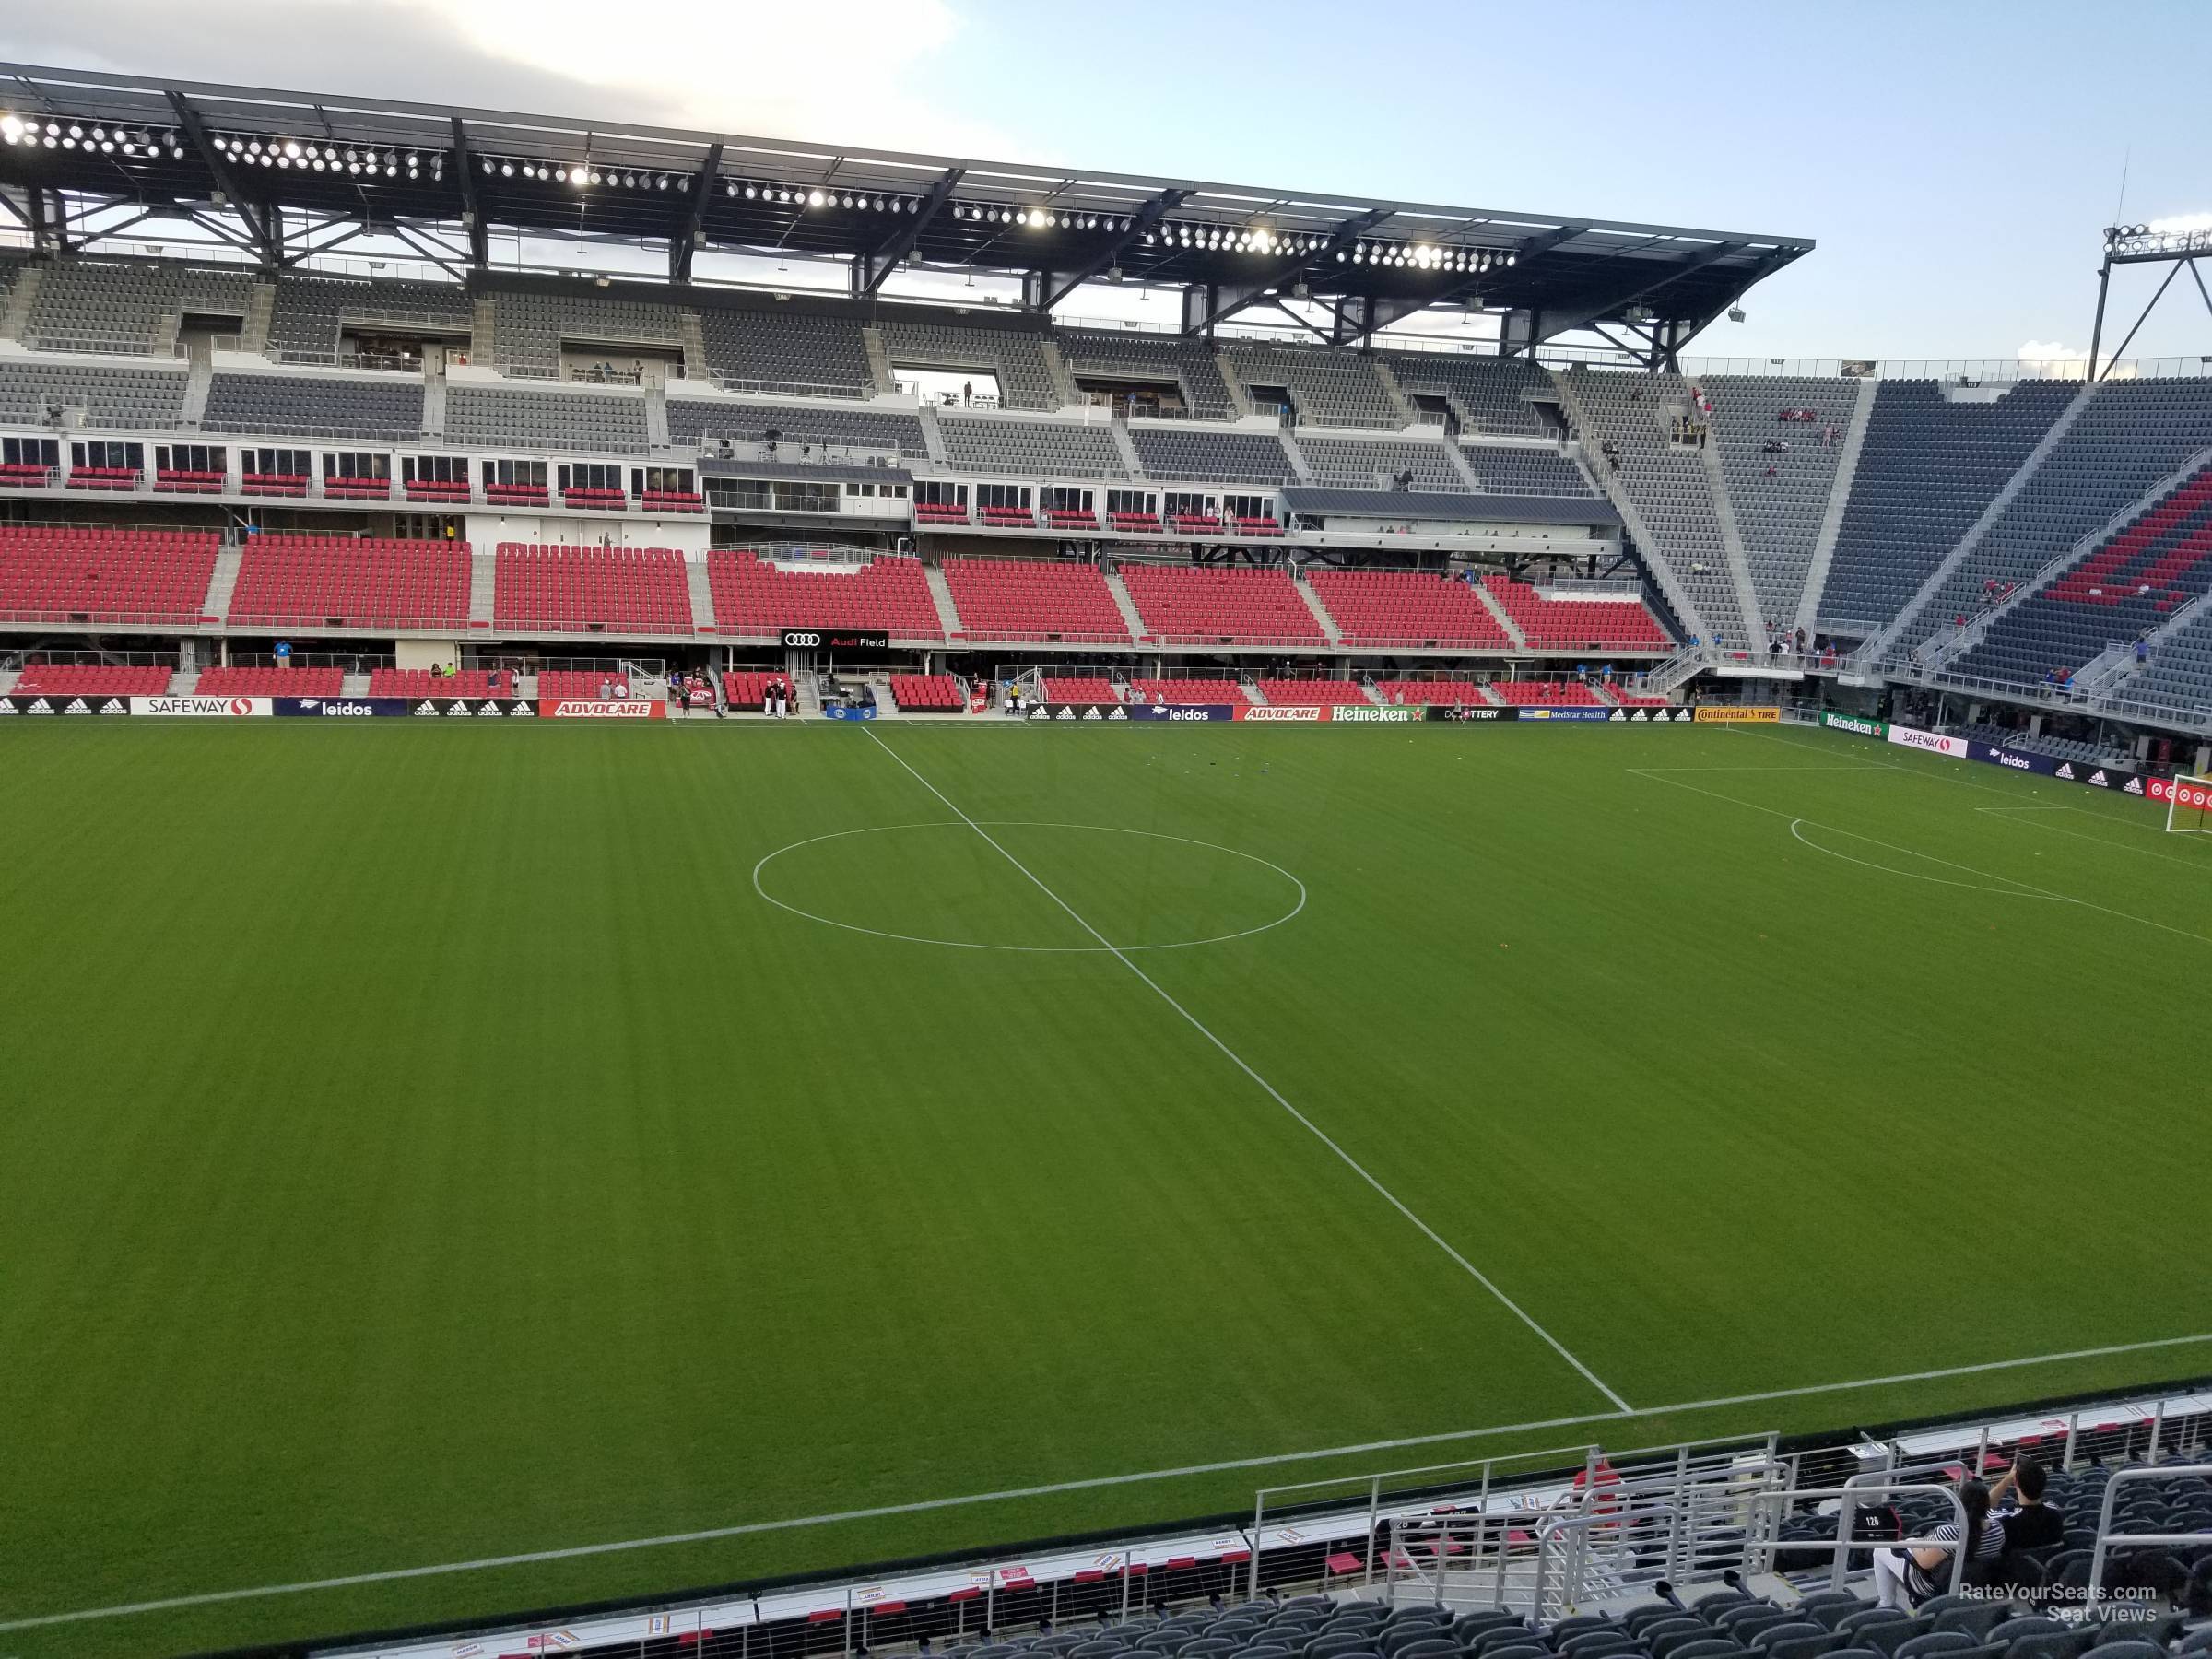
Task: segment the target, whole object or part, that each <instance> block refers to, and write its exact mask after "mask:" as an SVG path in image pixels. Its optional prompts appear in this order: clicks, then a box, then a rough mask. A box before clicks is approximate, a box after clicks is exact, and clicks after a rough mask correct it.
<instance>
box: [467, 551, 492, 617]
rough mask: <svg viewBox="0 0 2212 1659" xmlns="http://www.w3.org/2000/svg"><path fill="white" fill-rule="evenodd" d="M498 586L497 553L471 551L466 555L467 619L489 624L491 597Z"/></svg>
mask: <svg viewBox="0 0 2212 1659" xmlns="http://www.w3.org/2000/svg"><path fill="white" fill-rule="evenodd" d="M498 586H499V555H497V554H496V553H491V552H483V553H477V552H471V553H470V554H469V556H468V619H469V621H470V623H471V624H475V623H477V622H481V623H483V624H484V625H485V626H486V627H489V626H490V624H491V612H492V597H493V594H494V593H495V591H496V590H497V588H498Z"/></svg>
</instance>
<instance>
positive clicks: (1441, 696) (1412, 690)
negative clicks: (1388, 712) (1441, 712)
mask: <svg viewBox="0 0 2212 1659" xmlns="http://www.w3.org/2000/svg"><path fill="white" fill-rule="evenodd" d="M1375 691H1376V693H1377V695H1379V696H1380V697H1381V698H1382V700H1383V701H1384V702H1386V703H1389V704H1391V705H1392V706H1393V707H1398V706H1401V705H1403V706H1404V707H1406V708H1414V707H1417V706H1418V707H1426V706H1428V705H1429V704H1431V703H1433V704H1436V705H1437V706H1438V707H1440V708H1448V709H1458V708H1466V707H1469V706H1472V705H1475V704H1479V703H1487V702H1488V701H1489V699H1488V697H1486V696H1485V695H1484V694H1483V689H1482V688H1481V687H1480V686H1478V685H1477V684H1476V683H1475V682H1474V681H1473V680H1454V679H1415V680H1406V679H1393V680H1377V681H1376V682H1375Z"/></svg>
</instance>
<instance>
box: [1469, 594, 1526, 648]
mask: <svg viewBox="0 0 2212 1659" xmlns="http://www.w3.org/2000/svg"><path fill="white" fill-rule="evenodd" d="M1475 596H1476V597H1477V599H1480V600H1481V601H1482V603H1483V606H1484V608H1486V609H1487V610H1488V612H1489V613H1490V615H1491V616H1492V617H1493V618H1496V620H1497V623H1498V626H1499V627H1500V628H1502V629H1505V637H1506V638H1507V639H1509V640H1511V641H1512V642H1513V649H1514V650H1516V651H1526V650H1527V649H1528V636H1527V635H1526V634H1524V633H1523V632H1522V631H1521V629H1520V628H1519V627H1518V626H1517V625H1515V623H1514V621H1513V619H1512V618H1511V617H1509V616H1507V615H1506V613H1505V606H1502V605H1500V604H1499V603H1498V598H1497V595H1496V594H1492V593H1491V592H1490V590H1489V589H1488V588H1486V587H1484V586H1483V585H1482V583H1480V582H1477V583H1476V584H1475Z"/></svg>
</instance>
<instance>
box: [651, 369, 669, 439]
mask: <svg viewBox="0 0 2212 1659" xmlns="http://www.w3.org/2000/svg"><path fill="white" fill-rule="evenodd" d="M645 442H646V445H647V446H648V447H649V448H652V449H655V450H665V449H667V448H668V447H669V442H668V392H667V383H666V382H665V381H660V380H655V381H654V382H653V383H652V384H651V385H649V386H647V387H646V388H645Z"/></svg>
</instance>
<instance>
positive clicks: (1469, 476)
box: [1444, 437, 1483, 495]
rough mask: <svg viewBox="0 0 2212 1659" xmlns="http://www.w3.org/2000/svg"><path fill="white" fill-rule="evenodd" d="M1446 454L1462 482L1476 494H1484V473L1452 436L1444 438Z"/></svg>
mask: <svg viewBox="0 0 2212 1659" xmlns="http://www.w3.org/2000/svg"><path fill="white" fill-rule="evenodd" d="M1444 455H1445V458H1446V459H1447V460H1449V461H1450V462H1451V463H1452V469H1453V471H1454V472H1456V473H1457V474H1459V477H1460V482H1462V483H1463V484H1465V486H1466V487H1467V488H1468V489H1470V490H1472V491H1473V492H1474V493H1475V494H1477V495H1480V494H1482V493H1483V489H1482V475H1481V474H1479V473H1477V471H1476V470H1475V464H1474V463H1473V462H1472V461H1470V460H1468V459H1467V452H1466V451H1465V450H1464V449H1462V448H1460V447H1459V445H1458V443H1457V442H1455V441H1453V439H1451V438H1450V437H1446V438H1445V440H1444Z"/></svg>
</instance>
